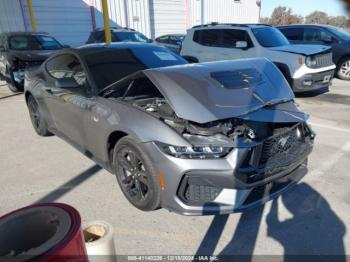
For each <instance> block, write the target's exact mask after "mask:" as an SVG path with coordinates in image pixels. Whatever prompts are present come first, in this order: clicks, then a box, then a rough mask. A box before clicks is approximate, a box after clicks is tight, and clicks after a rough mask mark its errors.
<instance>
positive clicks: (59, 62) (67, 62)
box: [46, 54, 86, 86]
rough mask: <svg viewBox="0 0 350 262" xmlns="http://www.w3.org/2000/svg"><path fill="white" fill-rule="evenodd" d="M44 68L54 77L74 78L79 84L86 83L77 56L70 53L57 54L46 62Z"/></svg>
mask: <svg viewBox="0 0 350 262" xmlns="http://www.w3.org/2000/svg"><path fill="white" fill-rule="evenodd" d="M46 70H47V72H48V73H49V75H50V76H52V77H53V78H56V79H63V78H74V80H75V81H76V82H77V83H78V85H79V86H84V85H85V83H86V75H85V72H84V69H83V67H82V65H81V64H80V62H79V60H78V59H77V57H75V56H74V55H71V54H65V55H58V56H56V57H54V58H52V59H51V60H49V61H48V62H47V63H46Z"/></svg>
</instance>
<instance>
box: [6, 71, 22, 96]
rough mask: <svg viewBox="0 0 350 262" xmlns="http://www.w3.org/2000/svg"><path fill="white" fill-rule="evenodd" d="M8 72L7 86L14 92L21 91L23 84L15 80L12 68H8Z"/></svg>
mask: <svg viewBox="0 0 350 262" xmlns="http://www.w3.org/2000/svg"><path fill="white" fill-rule="evenodd" d="M8 74H9V77H8V78H6V83H7V86H8V88H9V89H10V90H11V91H12V92H14V93H18V92H23V85H21V84H20V83H17V82H16V81H15V78H14V76H13V70H12V69H8Z"/></svg>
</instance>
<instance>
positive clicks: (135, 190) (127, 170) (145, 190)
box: [113, 136, 160, 211]
mask: <svg viewBox="0 0 350 262" xmlns="http://www.w3.org/2000/svg"><path fill="white" fill-rule="evenodd" d="M113 163H114V165H113V166H114V168H115V174H116V177H117V181H118V184H119V186H120V188H121V190H122V192H123V194H124V195H125V197H126V198H127V199H128V200H129V202H130V203H131V204H132V205H133V206H135V207H136V208H138V209H140V210H143V211H152V210H156V209H158V208H159V207H160V185H159V181H158V179H157V177H156V172H155V170H154V168H153V166H152V163H151V161H150V159H149V158H148V156H147V155H146V154H145V153H144V152H143V150H142V148H141V147H140V145H139V143H138V142H137V141H136V140H135V139H133V138H131V137H130V136H126V137H123V138H121V139H120V140H119V141H118V142H117V144H116V146H115V148H114V153H113Z"/></svg>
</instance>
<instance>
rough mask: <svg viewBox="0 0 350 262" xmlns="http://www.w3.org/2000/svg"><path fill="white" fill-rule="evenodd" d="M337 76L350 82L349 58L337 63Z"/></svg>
mask: <svg viewBox="0 0 350 262" xmlns="http://www.w3.org/2000/svg"><path fill="white" fill-rule="evenodd" d="M337 76H338V77H339V78H340V79H343V80H347V81H350V56H348V57H345V58H343V59H342V60H341V61H340V62H339V68H338V72H337Z"/></svg>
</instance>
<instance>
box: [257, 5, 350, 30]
mask: <svg viewBox="0 0 350 262" xmlns="http://www.w3.org/2000/svg"><path fill="white" fill-rule="evenodd" d="M260 23H264V24H271V25H288V24H301V23H305V24H325V25H334V26H337V27H342V28H350V19H349V18H347V17H345V16H328V14H327V13H325V12H322V11H314V12H312V13H311V14H309V15H307V16H306V17H305V18H304V17H302V16H301V15H297V14H294V13H293V11H292V9H291V8H288V7H286V6H278V7H276V8H275V9H274V10H273V12H272V15H271V17H270V18H268V17H262V18H261V19H260Z"/></svg>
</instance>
